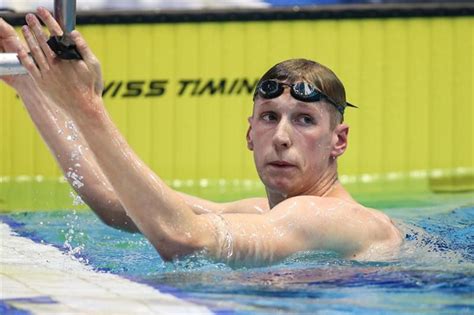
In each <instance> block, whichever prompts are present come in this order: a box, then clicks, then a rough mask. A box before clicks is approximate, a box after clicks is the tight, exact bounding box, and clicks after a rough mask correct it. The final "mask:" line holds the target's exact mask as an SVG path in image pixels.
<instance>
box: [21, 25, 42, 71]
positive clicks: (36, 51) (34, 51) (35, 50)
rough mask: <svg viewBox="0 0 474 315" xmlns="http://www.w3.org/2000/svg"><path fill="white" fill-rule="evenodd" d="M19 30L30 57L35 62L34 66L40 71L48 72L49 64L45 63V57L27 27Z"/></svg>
mask: <svg viewBox="0 0 474 315" xmlns="http://www.w3.org/2000/svg"><path fill="white" fill-rule="evenodd" d="M21 30H22V31H23V36H24V37H25V40H26V43H27V44H28V47H29V48H30V51H31V55H32V57H33V59H34V61H35V62H36V64H37V65H38V67H39V68H40V69H41V70H42V71H48V70H49V64H48V62H47V61H46V57H45V55H44V53H43V50H42V49H41V47H40V46H39V44H38V41H37V40H36V38H35V37H34V35H33V33H32V32H31V30H30V28H29V26H27V25H25V26H23V27H22V29H21Z"/></svg>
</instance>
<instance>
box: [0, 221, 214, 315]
mask: <svg viewBox="0 0 474 315" xmlns="http://www.w3.org/2000/svg"><path fill="white" fill-rule="evenodd" d="M0 242H1V246H0V299H3V300H6V301H4V302H6V303H8V304H9V305H11V306H14V307H17V308H20V309H24V310H27V311H30V312H32V313H33V314H52V313H53V314H64V313H67V314H106V313H107V314H212V312H211V311H209V310H208V309H207V308H205V307H203V306H199V305H195V304H192V303H189V302H187V301H184V300H180V299H178V298H176V297H174V296H172V295H170V294H164V293H161V292H159V291H158V290H156V289H154V288H152V287H149V286H147V285H144V284H139V283H135V282H132V281H130V280H127V279H124V278H121V277H119V276H116V275H112V274H107V273H100V272H96V271H94V270H92V268H91V267H90V266H87V265H84V264H82V263H80V262H79V261H77V260H75V259H74V258H73V257H70V256H68V255H66V254H64V253H62V252H61V251H60V250H58V249H57V248H55V247H53V246H51V245H45V244H37V243H35V242H33V241H32V240H30V239H28V238H24V237H19V236H17V235H15V233H14V232H13V231H12V230H11V229H10V227H9V226H8V225H7V224H4V223H1V222H0ZM45 297H49V298H50V299H51V300H52V301H55V302H57V303H51V302H48V299H46V302H45V303H35V302H34V301H35V298H37V300H41V298H43V299H44V298H45ZM28 299H31V300H28Z"/></svg>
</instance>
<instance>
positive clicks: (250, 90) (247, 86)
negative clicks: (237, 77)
mask: <svg viewBox="0 0 474 315" xmlns="http://www.w3.org/2000/svg"><path fill="white" fill-rule="evenodd" d="M257 83H258V79H255V80H254V82H253V84H252V85H251V84H250V83H249V81H248V80H247V79H243V80H242V85H241V86H240V87H239V89H238V90H237V94H240V93H242V90H244V89H246V90H247V94H252V93H253V91H254V90H255V88H256V87H257Z"/></svg>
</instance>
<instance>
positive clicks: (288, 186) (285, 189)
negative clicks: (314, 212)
mask: <svg viewBox="0 0 474 315" xmlns="http://www.w3.org/2000/svg"><path fill="white" fill-rule="evenodd" d="M264 184H265V187H267V190H268V191H271V192H272V193H277V194H281V195H282V196H285V197H286V196H289V195H292V193H293V192H294V189H295V183H294V182H293V181H291V180H290V179H288V178H283V179H279V180H275V179H271V180H268V181H266V182H264Z"/></svg>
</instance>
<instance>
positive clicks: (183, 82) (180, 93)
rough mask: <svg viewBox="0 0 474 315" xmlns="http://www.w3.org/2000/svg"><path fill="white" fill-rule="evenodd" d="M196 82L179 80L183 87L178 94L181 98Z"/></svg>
mask: <svg viewBox="0 0 474 315" xmlns="http://www.w3.org/2000/svg"><path fill="white" fill-rule="evenodd" d="M193 82H196V81H195V80H179V84H180V85H181V88H180V90H179V92H178V95H179V96H181V95H183V94H184V92H185V91H186V88H187V87H188V85H189V84H191V83H193Z"/></svg>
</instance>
